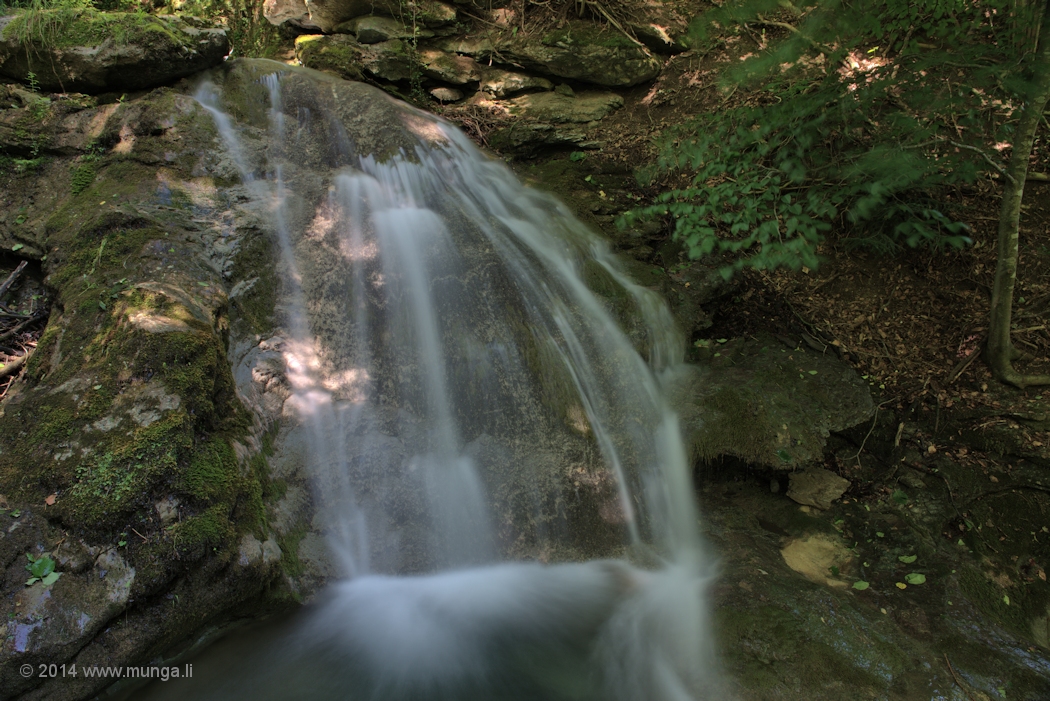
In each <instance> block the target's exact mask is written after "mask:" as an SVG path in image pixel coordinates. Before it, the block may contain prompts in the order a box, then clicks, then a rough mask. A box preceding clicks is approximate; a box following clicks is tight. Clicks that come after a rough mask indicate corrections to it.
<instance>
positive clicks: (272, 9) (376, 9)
mask: <svg viewBox="0 0 1050 701" xmlns="http://www.w3.org/2000/svg"><path fill="white" fill-rule="evenodd" d="M263 15H264V16H265V17H266V19H267V20H268V21H269V22H270V23H271V24H276V25H282V24H290V25H292V26H294V27H300V28H304V29H319V30H321V31H322V32H331V31H336V30H337V29H338V25H340V24H342V23H343V22H346V21H347V20H351V19H354V18H355V17H361V16H364V15H381V16H384V17H394V18H397V19H399V20H402V21H403V22H405V23H415V25H416V26H418V27H427V28H431V29H433V28H434V27H442V26H444V25H447V24H449V23H451V22H454V21H455V20H456V8H455V7H453V6H451V5H448V4H446V3H443V2H439V1H438V0H416V2H413V3H411V7H407V6H406V5H405V3H402V2H400V1H399V0H312V1H311V2H309V3H308V2H306V0H266V1H265V2H264V3H263Z"/></svg>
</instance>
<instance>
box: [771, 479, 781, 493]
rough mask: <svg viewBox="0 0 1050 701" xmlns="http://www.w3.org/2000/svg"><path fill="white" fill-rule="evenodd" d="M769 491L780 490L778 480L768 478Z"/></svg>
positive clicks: (775, 491)
mask: <svg viewBox="0 0 1050 701" xmlns="http://www.w3.org/2000/svg"><path fill="white" fill-rule="evenodd" d="M769 491H771V492H773V493H774V494H776V493H777V492H779V491H780V481H779V480H775V479H774V480H769Z"/></svg>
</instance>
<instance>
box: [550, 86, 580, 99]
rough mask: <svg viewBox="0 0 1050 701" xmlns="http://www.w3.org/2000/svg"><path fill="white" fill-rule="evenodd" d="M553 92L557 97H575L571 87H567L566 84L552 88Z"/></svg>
mask: <svg viewBox="0 0 1050 701" xmlns="http://www.w3.org/2000/svg"><path fill="white" fill-rule="evenodd" d="M554 92H556V93H558V94H559V95H564V96H565V97H576V91H575V90H573V89H572V86H571V85H567V84H566V83H559V84H558V86H557V87H555V88H554Z"/></svg>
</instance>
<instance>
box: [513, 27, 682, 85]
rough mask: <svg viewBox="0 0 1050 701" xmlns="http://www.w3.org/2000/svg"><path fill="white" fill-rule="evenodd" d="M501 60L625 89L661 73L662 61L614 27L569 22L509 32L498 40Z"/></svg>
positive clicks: (540, 70) (570, 77)
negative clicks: (537, 31) (527, 32)
mask: <svg viewBox="0 0 1050 701" xmlns="http://www.w3.org/2000/svg"><path fill="white" fill-rule="evenodd" d="M496 50H497V51H498V52H499V54H500V55H501V56H503V57H504V58H505V59H506V60H509V61H512V62H516V63H520V64H521V65H524V66H526V67H528V68H532V69H533V70H536V71H538V72H540V73H545V74H548V75H552V76H555V77H558V78H567V79H570V80H579V81H583V82H586V83H592V84H594V85H602V86H605V87H630V86H632V85H638V84H639V83H644V82H645V81H647V80H652V79H653V78H655V77H656V76H658V75H659V74H660V68H661V67H662V62H661V61H659V60H658V59H657V58H655V57H654V56H653V55H652V54H651V53H650V52H649V50H648V49H647V48H646V47H645V46H643V45H642V44H640V43H638V42H637V41H635V40H633V39H632V38H631V37H629V36H627V35H625V34H623V33H621V32H618V31H617V30H616V29H614V28H613V27H599V26H597V25H594V24H592V23H589V22H583V21H579V20H574V21H571V22H568V23H567V24H566V26H565V27H563V28H561V29H557V30H555V31H553V32H549V33H546V34H544V35H542V36H539V37H533V36H518V35H514V36H510V37H504V38H503V39H502V40H501V41H500V42H498V43H497V46H496Z"/></svg>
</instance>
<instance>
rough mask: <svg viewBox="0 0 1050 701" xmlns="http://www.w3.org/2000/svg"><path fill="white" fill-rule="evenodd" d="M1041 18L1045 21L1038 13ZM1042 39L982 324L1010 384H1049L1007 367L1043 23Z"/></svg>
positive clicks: (1041, 101)
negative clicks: (988, 306) (988, 308)
mask: <svg viewBox="0 0 1050 701" xmlns="http://www.w3.org/2000/svg"><path fill="white" fill-rule="evenodd" d="M1043 19H1044V22H1043V24H1044V25H1045V24H1047V23H1048V21H1050V16H1048V15H1045V14H1044V18H1043ZM1041 39H1042V41H1041V42H1040V43H1041V44H1042V45H1041V46H1040V47H1039V51H1038V53H1037V55H1036V56H1035V76H1034V78H1033V81H1032V84H1031V86H1030V88H1029V93H1028V99H1027V100H1026V101H1025V105H1024V111H1023V112H1022V113H1021V119H1020V121H1019V122H1018V124H1017V131H1016V132H1015V134H1014V142H1013V149H1012V153H1011V155H1010V166H1009V168H1008V169H1007V173H1006V175H1007V177H1006V182H1005V183H1004V187H1003V203H1002V209H1001V210H1000V213H999V260H998V263H997V264H996V268H995V285H994V287H993V289H992V312H991V318H990V322H989V328H988V347H987V353H988V364H989V365H990V366H991V369H992V374H994V375H995V377H996V379H998V380H1000V381H1002V382H1006V383H1008V384H1011V385H1014V386H1016V387H1021V388H1023V387H1025V386H1027V385H1047V384H1050V375H1022V374H1021V373H1019V372H1017V371H1016V370H1014V368H1013V361H1014V360H1015V359H1016V358H1017V356H1018V355H1019V354H1018V352H1017V350H1016V349H1015V348H1014V345H1013V341H1012V340H1011V339H1010V319H1011V315H1012V312H1013V301H1014V282H1015V281H1016V278H1017V249H1018V237H1019V231H1018V227H1019V225H1020V220H1021V198H1022V196H1023V195H1024V184H1025V179H1026V178H1027V176H1028V161H1029V159H1030V158H1031V156H1032V145H1033V144H1034V142H1035V135H1036V131H1037V130H1038V129H1039V121H1040V119H1042V114H1043V110H1044V109H1045V108H1046V105H1047V102H1048V101H1050V31H1047V28H1046V27H1045V26H1044V27H1043V32H1042V37H1041Z"/></svg>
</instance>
